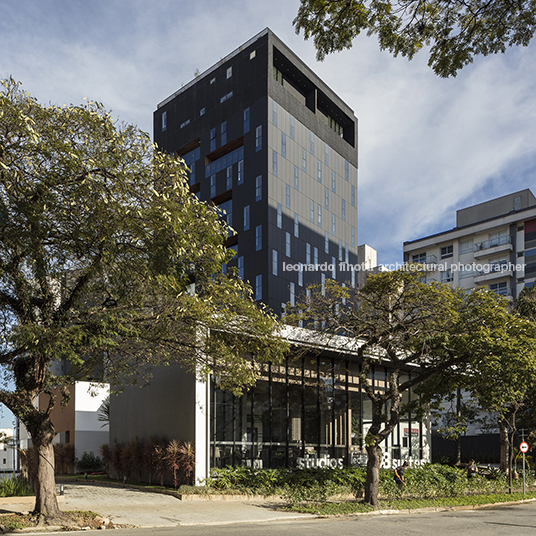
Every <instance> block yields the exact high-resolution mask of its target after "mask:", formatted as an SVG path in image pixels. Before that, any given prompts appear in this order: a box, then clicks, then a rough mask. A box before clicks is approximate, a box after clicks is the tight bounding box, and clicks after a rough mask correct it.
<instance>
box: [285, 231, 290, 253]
mask: <svg viewBox="0 0 536 536" xmlns="http://www.w3.org/2000/svg"><path fill="white" fill-rule="evenodd" d="M285 255H286V256H287V257H290V233H286V235H285Z"/></svg>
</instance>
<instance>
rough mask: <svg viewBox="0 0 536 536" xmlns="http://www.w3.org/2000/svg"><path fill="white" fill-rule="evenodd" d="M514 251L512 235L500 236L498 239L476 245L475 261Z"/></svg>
mask: <svg viewBox="0 0 536 536" xmlns="http://www.w3.org/2000/svg"><path fill="white" fill-rule="evenodd" d="M513 249H514V248H513V246H512V239H511V237H510V235H505V236H498V237H497V238H491V239H490V240H484V242H477V243H476V244H475V249H474V256H475V259H480V258H482V257H490V256H492V255H495V254H497V253H503V252H505V251H512V250H513Z"/></svg>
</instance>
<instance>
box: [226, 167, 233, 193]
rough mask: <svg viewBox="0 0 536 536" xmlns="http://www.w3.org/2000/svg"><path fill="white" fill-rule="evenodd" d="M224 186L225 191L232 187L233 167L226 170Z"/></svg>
mask: <svg viewBox="0 0 536 536" xmlns="http://www.w3.org/2000/svg"><path fill="white" fill-rule="evenodd" d="M226 186H227V190H230V189H231V188H232V187H233V166H229V167H228V168H227V176H226Z"/></svg>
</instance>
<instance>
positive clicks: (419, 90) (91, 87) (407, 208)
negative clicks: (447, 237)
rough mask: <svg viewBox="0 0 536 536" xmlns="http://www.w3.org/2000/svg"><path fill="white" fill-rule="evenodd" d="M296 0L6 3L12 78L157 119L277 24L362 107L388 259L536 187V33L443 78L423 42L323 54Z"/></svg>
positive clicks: (361, 232) (382, 249)
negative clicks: (474, 209) (203, 75)
mask: <svg viewBox="0 0 536 536" xmlns="http://www.w3.org/2000/svg"><path fill="white" fill-rule="evenodd" d="M298 5H299V2H298V1H297V0H272V2H270V3H268V2H254V1H252V0H249V1H246V0H242V1H240V0H231V1H228V2H219V1H215V0H210V1H209V0H198V1H196V2H185V1H180V0H179V1H176V0H175V1H156V2H151V3H150V2H147V1H132V0H129V1H125V0H114V1H109V0H108V1H101V0H96V1H95V0H92V1H91V2H85V3H82V2H60V1H51V0H26V1H23V2H8V1H7V0H1V1H0V7H1V9H2V13H3V17H2V19H1V20H0V49H1V50H2V54H1V56H0V76H1V77H5V76H8V75H12V76H13V77H14V78H16V79H17V80H20V81H21V82H22V83H23V85H24V87H25V89H26V90H28V91H29V92H30V93H32V94H33V95H34V96H36V97H37V98H38V99H39V100H40V101H41V102H44V103H47V102H53V103H55V104H70V103H80V102H82V99H83V98H84V97H87V98H89V99H93V100H98V101H101V102H102V103H103V104H104V105H105V107H106V108H108V109H110V110H111V111H112V113H113V115H114V117H116V118H118V119H119V120H121V121H125V122H129V123H136V124H137V125H138V126H140V127H141V128H142V129H144V130H146V131H148V132H151V131H152V113H153V111H154V109H155V107H156V105H157V104H158V103H159V102H160V101H162V100H163V99H164V98H165V97H167V96H168V95H170V94H171V93H173V92H174V91H176V90H177V89H178V88H180V87H181V85H183V84H186V83H188V82H189V81H190V80H191V79H192V78H193V77H194V72H195V71H196V69H199V70H200V71H201V72H202V71H204V70H205V69H207V68H208V67H210V66H211V65H212V64H213V63H215V62H217V61H218V60H219V59H221V58H222V57H224V56H225V55H227V54H228V53H229V52H231V51H232V50H234V49H235V48H237V47H238V46H239V45H241V44H242V43H244V42H245V41H247V40H248V39H249V38H251V37H252V36H253V35H255V34H257V33H258V32H259V31H261V30H262V29H263V28H265V27H270V28H271V29H272V30H273V31H274V32H275V33H276V34H277V35H278V36H279V37H280V38H281V39H282V40H283V41H285V42H286V43H287V45H289V46H290V47H291V48H292V49H293V50H294V51H295V52H296V53H297V54H298V56H300V57H301V58H302V59H303V60H304V61H305V62H306V63H307V64H308V65H309V66H310V67H311V68H312V69H313V70H315V71H316V72H317V73H318V74H319V75H320V77H321V78H322V79H323V80H324V81H325V82H326V83H327V84H328V85H330V86H331V87H332V88H333V89H334V90H335V91H336V92H337V93H338V94H339V95H340V96H341V98H343V100H345V102H346V103H347V104H348V105H349V106H350V107H351V108H352V109H353V110H354V111H355V114H356V116H357V117H358V119H359V223H358V238H359V243H365V242H366V243H368V244H369V245H371V246H372V247H374V248H375V249H377V250H378V260H379V262H381V263H394V262H397V261H400V260H401V258H402V243H403V242H404V241H405V240H411V239H414V238H418V237H420V236H424V235H428V234H431V233H434V232H438V231H441V230H445V229H447V228H451V227H453V226H454V224H455V211H456V209H457V208H462V207H465V206H468V205H470V204H473V203H478V202H482V201H485V200H487V199H490V198H493V197H496V196H499V195H504V194H507V193H510V192H513V191H516V190H520V189H523V188H531V187H532V183H533V182H534V169H535V164H536V146H535V143H534V139H535V136H534V134H535V132H534V131H535V125H536V121H535V119H536V99H534V97H533V96H534V95H535V94H536V71H535V68H534V65H536V61H534V60H535V55H536V48H535V45H534V44H533V45H531V46H530V47H528V48H523V49H511V50H508V52H507V53H506V54H504V55H499V56H491V57H488V58H479V59H477V60H476V61H475V63H474V64H472V65H470V66H468V67H466V68H465V69H464V70H463V71H462V72H461V73H460V74H459V75H458V76H457V77H456V78H454V79H447V80H444V79H440V78H437V77H436V76H435V75H434V74H433V73H432V72H431V70H430V69H429V68H428V67H427V65H426V62H427V58H426V55H425V54H424V53H421V54H418V55H417V57H416V58H415V59H414V60H413V61H411V62H408V61H407V60H406V59H405V58H392V57H391V56H390V55H389V54H388V53H387V52H380V51H379V50H378V46H377V42H376V40H375V38H374V37H371V38H367V37H366V36H362V37H359V38H358V39H357V40H356V41H355V42H354V46H353V48H352V49H351V50H349V51H345V52H342V53H339V54H335V55H332V56H329V57H328V58H327V59H326V60H325V61H324V62H322V63H319V62H317V61H316V59H315V51H314V48H313V45H312V42H310V41H304V40H303V37H302V36H301V35H296V33H295V32H294V29H293V26H292V20H293V18H294V17H295V15H296V11H297V9H298Z"/></svg>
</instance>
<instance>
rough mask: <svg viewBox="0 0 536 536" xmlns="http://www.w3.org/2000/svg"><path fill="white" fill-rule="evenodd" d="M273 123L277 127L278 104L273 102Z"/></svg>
mask: <svg viewBox="0 0 536 536" xmlns="http://www.w3.org/2000/svg"><path fill="white" fill-rule="evenodd" d="M272 123H273V125H274V127H276V126H277V102H275V101H272Z"/></svg>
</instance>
